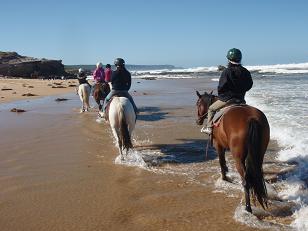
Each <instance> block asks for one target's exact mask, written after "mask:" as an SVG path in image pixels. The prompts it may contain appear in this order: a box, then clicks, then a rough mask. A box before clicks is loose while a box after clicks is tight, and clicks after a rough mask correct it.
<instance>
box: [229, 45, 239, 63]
mask: <svg viewBox="0 0 308 231" xmlns="http://www.w3.org/2000/svg"><path fill="white" fill-rule="evenodd" d="M227 59H228V60H230V61H232V62H235V63H240V62H241V60H242V52H241V51H240V50H239V49H236V48H232V49H230V50H229V51H228V53H227Z"/></svg>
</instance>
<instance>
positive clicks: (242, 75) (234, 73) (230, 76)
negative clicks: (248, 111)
mask: <svg viewBox="0 0 308 231" xmlns="http://www.w3.org/2000/svg"><path fill="white" fill-rule="evenodd" d="M252 85H253V81H252V78H251V75H250V72H249V71H248V70H247V69H246V68H245V67H243V66H242V65H232V64H230V65H229V66H228V68H226V69H225V70H224V71H223V73H222V74H221V77H220V80H219V85H218V97H219V99H221V100H222V101H228V100H230V99H239V100H244V97H245V93H246V92H247V91H248V90H250V89H251V87H252Z"/></svg>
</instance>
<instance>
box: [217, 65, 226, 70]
mask: <svg viewBox="0 0 308 231" xmlns="http://www.w3.org/2000/svg"><path fill="white" fill-rule="evenodd" d="M224 69H226V67H225V66H223V65H218V67H217V70H218V71H223V70H224Z"/></svg>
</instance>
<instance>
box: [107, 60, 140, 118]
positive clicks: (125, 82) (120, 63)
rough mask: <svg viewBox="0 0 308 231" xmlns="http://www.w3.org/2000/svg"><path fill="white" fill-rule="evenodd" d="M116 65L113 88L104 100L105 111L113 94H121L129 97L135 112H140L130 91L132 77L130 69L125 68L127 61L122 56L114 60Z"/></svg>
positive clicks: (113, 73)
mask: <svg viewBox="0 0 308 231" xmlns="http://www.w3.org/2000/svg"><path fill="white" fill-rule="evenodd" d="M114 65H115V66H116V68H117V69H116V70H115V71H114V72H112V76H111V85H112V90H111V91H110V93H109V94H108V95H107V97H106V98H105V101H104V106H103V113H105V110H106V107H107V105H108V102H109V101H110V99H111V98H112V96H114V95H117V94H120V95H121V96H125V97H127V98H128V99H129V100H130V102H131V103H132V105H133V107H134V110H135V113H136V114H137V113H138V109H137V106H136V104H135V102H134V100H133V97H132V96H131V95H130V94H129V93H128V90H129V89H130V87H131V83H132V77H131V74H130V73H129V71H128V70H126V68H125V61H124V59H122V58H117V59H116V60H115V61H114Z"/></svg>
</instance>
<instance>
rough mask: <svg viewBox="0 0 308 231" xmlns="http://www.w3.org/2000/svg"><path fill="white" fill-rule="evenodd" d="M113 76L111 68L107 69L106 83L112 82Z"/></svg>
mask: <svg viewBox="0 0 308 231" xmlns="http://www.w3.org/2000/svg"><path fill="white" fill-rule="evenodd" d="M111 75H112V70H111V68H106V69H105V82H107V83H109V82H111Z"/></svg>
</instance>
